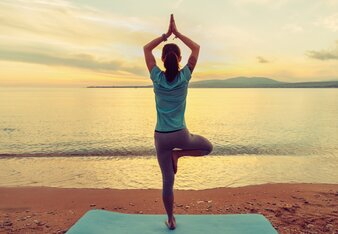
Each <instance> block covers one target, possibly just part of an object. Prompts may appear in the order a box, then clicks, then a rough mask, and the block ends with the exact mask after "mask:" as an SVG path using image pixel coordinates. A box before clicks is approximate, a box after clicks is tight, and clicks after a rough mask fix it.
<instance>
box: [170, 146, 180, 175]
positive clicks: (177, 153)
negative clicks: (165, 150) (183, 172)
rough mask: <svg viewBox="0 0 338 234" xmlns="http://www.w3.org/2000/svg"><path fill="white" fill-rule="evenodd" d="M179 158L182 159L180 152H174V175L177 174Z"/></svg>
mask: <svg viewBox="0 0 338 234" xmlns="http://www.w3.org/2000/svg"><path fill="white" fill-rule="evenodd" d="M179 157H180V155H179V152H178V151H175V150H173V155H172V159H173V169H174V174H176V173H177V163H178V159H179Z"/></svg>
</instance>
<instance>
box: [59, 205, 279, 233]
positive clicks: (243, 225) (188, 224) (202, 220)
mask: <svg viewBox="0 0 338 234" xmlns="http://www.w3.org/2000/svg"><path fill="white" fill-rule="evenodd" d="M175 218H176V229H175V230H169V229H168V228H167V227H166V226H165V224H164V221H165V220H166V219H167V215H166V214H160V215H158V214H124V213H118V212H113V211H106V210H98V209H93V210H90V211H87V212H86V213H85V214H84V215H83V216H82V217H81V218H80V219H79V220H78V221H77V222H76V223H75V224H74V225H73V226H72V227H71V228H70V229H69V230H68V231H67V232H66V234H108V233H109V234H113V233H118V234H124V233H125V234H136V233H137V234H139V233H145V234H148V233H149V234H161V233H172V234H174V233H175V234H183V233H184V234H199V233H201V234H202V233H203V234H205V233H212V234H221V233H222V234H251V233H252V234H277V233H278V232H277V231H276V230H275V229H274V228H273V226H272V225H271V223H270V222H269V221H268V220H267V219H266V218H265V217H264V216H263V215H261V214H251V213H250V214H208V215H206V214H175Z"/></svg>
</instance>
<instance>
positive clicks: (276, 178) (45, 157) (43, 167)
mask: <svg viewBox="0 0 338 234" xmlns="http://www.w3.org/2000/svg"><path fill="white" fill-rule="evenodd" d="M185 120H186V123H187V127H188V129H189V131H190V132H191V133H193V134H198V135H202V136H204V137H206V138H208V139H209V140H210V142H211V143H212V144H213V145H214V150H213V152H212V153H211V154H210V155H208V156H203V157H192V156H187V157H182V158H180V159H179V163H178V172H177V174H176V176H175V187H174V188H175V189H182V190H201V189H210V188H219V187H240V186H246V185H255V184H264V183H334V184H337V183H338V170H337V168H338V89H335V88H306V89H302V88H220V89H217V88H190V89H189V90H188V96H187V106H186V113H185ZM155 125H156V109H155V96H154V92H153V89H152V88H0V186H2V187H7V186H49V187H65V188H116V189H153V188H154V189H160V188H162V177H161V171H160V168H159V165H158V161H157V157H156V151H155V148H154V129H155Z"/></svg>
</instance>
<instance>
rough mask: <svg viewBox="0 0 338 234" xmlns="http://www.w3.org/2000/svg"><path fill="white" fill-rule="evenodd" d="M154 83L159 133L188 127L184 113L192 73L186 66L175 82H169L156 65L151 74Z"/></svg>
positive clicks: (156, 128)
mask: <svg viewBox="0 0 338 234" xmlns="http://www.w3.org/2000/svg"><path fill="white" fill-rule="evenodd" d="M150 78H151V80H152V81H153V87H154V93H155V102H156V112H157V123H156V127H155V130H157V131H164V132H166V131H174V130H178V129H182V128H185V127H186V123H185V119H184V113H185V106H186V97H187V93H188V84H189V80H190V78H191V71H190V69H189V67H188V65H185V66H184V67H183V68H182V69H181V70H180V72H179V74H178V75H177V77H176V78H175V80H174V81H172V82H168V81H167V79H166V77H165V74H164V72H163V71H161V69H160V68H159V67H158V66H157V65H155V66H154V67H153V69H152V70H151V72H150Z"/></svg>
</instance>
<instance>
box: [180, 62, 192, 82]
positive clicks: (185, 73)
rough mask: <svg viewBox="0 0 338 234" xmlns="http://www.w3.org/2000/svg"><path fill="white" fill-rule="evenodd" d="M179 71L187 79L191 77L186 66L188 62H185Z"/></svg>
mask: <svg viewBox="0 0 338 234" xmlns="http://www.w3.org/2000/svg"><path fill="white" fill-rule="evenodd" d="M180 73H181V74H182V75H183V76H184V77H185V78H186V79H187V80H188V81H189V80H190V78H191V71H190V68H189V66H188V64H186V65H185V66H184V67H183V68H182V69H181V70H180Z"/></svg>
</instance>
